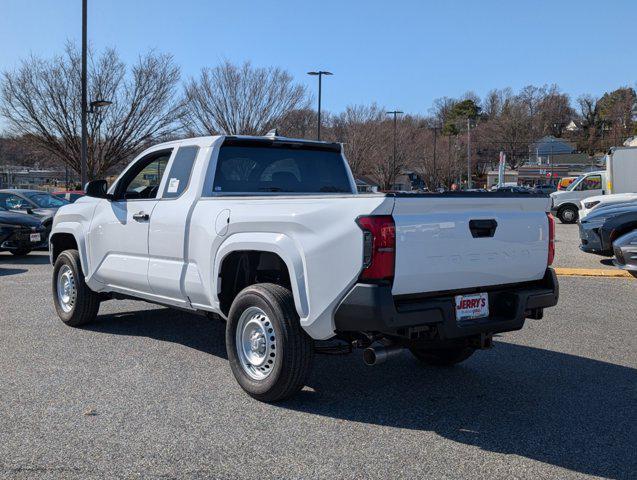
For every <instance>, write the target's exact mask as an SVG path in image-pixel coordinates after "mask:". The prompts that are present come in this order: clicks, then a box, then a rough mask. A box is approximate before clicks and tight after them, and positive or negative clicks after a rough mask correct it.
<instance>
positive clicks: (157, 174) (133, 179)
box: [115, 150, 172, 200]
mask: <svg viewBox="0 0 637 480" xmlns="http://www.w3.org/2000/svg"><path fill="white" fill-rule="evenodd" d="M171 152H172V150H167V151H161V152H154V153H152V154H150V155H148V156H146V157H144V158H142V159H141V160H138V161H137V163H136V164H135V165H133V166H132V167H131V169H130V170H129V171H128V172H126V175H125V176H124V177H123V178H122V180H121V181H120V182H119V184H118V186H117V190H116V194H115V196H116V198H118V199H120V200H140V199H141V200H145V199H152V198H157V193H158V191H159V185H160V183H161V179H162V177H163V176H164V171H165V170H166V165H168V160H169V159H170V154H171Z"/></svg>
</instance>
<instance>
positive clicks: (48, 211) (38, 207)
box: [0, 189, 69, 246]
mask: <svg viewBox="0 0 637 480" xmlns="http://www.w3.org/2000/svg"><path fill="white" fill-rule="evenodd" d="M68 204H69V202H68V201H67V200H65V199H63V198H60V197H57V196H55V195H52V194H50V193H49V192H42V191H39V190H23V189H5V190H0V206H2V207H4V208H5V209H7V210H15V211H18V212H21V213H26V214H29V215H34V216H36V217H37V218H38V219H39V221H40V222H42V225H44V227H45V228H46V234H47V235H46V236H47V238H48V237H49V233H50V231H51V225H52V224H53V217H54V215H55V213H56V212H57V210H58V208H60V207H62V206H64V205H68ZM45 246H46V245H45Z"/></svg>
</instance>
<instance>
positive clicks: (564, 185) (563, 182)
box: [557, 177, 577, 190]
mask: <svg viewBox="0 0 637 480" xmlns="http://www.w3.org/2000/svg"><path fill="white" fill-rule="evenodd" d="M575 180H577V177H563V178H562V179H561V180H560V181H559V183H558V184H557V189H558V190H566V189H567V188H568V186H569V185H570V184H571V183H573V182H574V181H575Z"/></svg>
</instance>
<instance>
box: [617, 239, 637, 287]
mask: <svg viewBox="0 0 637 480" xmlns="http://www.w3.org/2000/svg"><path fill="white" fill-rule="evenodd" d="M613 252H614V253H615V260H614V261H613V263H614V264H615V266H617V267H618V268H621V269H622V270H626V271H628V272H630V273H631V274H632V275H633V276H634V277H637V230H633V231H631V232H629V233H627V234H625V235H623V236H621V237H619V238H618V239H617V240H615V241H614V242H613Z"/></svg>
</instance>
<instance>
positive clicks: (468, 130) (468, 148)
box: [467, 117, 471, 189]
mask: <svg viewBox="0 0 637 480" xmlns="http://www.w3.org/2000/svg"><path fill="white" fill-rule="evenodd" d="M470 188H471V117H467V189H470Z"/></svg>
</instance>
